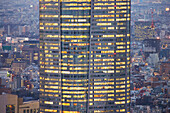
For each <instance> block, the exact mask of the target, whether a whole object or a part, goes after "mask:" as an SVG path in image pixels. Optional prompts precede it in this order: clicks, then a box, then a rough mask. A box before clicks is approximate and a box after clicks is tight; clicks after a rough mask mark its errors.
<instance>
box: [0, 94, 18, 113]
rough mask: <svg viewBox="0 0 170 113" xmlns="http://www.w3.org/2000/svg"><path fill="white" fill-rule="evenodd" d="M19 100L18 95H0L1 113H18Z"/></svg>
mask: <svg viewBox="0 0 170 113" xmlns="http://www.w3.org/2000/svg"><path fill="white" fill-rule="evenodd" d="M19 100H20V99H18V96H17V95H12V94H2V95H0V111H1V113H18V104H19Z"/></svg>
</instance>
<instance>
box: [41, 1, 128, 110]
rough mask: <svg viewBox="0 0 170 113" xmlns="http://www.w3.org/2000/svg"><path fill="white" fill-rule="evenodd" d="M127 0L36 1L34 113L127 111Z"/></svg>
mask: <svg viewBox="0 0 170 113" xmlns="http://www.w3.org/2000/svg"><path fill="white" fill-rule="evenodd" d="M129 68H130V0H40V113H119V112H121V113H122V112H125V113H129V103H130V81H129V79H130V78H129V76H130V69H129Z"/></svg>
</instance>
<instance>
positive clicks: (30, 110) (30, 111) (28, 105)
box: [19, 101, 39, 113]
mask: <svg viewBox="0 0 170 113" xmlns="http://www.w3.org/2000/svg"><path fill="white" fill-rule="evenodd" d="M38 109H39V102H38V101H29V102H24V103H23V104H22V105H19V113H38Z"/></svg>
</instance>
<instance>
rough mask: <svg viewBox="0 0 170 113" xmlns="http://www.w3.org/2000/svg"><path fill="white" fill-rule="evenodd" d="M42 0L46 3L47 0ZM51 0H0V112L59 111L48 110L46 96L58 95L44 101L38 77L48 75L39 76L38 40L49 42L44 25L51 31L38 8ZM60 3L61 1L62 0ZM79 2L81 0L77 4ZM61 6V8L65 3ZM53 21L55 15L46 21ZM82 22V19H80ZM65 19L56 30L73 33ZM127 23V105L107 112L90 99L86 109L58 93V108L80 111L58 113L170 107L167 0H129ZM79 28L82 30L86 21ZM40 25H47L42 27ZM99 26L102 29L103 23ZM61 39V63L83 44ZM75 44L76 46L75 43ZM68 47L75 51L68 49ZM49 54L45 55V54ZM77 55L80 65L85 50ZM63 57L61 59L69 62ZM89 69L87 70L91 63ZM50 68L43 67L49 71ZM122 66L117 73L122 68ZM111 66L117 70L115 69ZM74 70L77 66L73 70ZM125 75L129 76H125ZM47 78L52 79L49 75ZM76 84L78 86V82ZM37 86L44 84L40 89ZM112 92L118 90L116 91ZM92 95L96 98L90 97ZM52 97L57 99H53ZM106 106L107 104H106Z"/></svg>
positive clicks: (162, 111)
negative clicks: (59, 98)
mask: <svg viewBox="0 0 170 113" xmlns="http://www.w3.org/2000/svg"><path fill="white" fill-rule="evenodd" d="M41 1H45V0H40V2H41ZM46 1H47V2H48V1H50V0H46ZM51 1H52V0H51ZM53 1H55V0H53ZM61 1H62V0H61ZM63 1H64V0H63ZM65 1H69V0H65ZM72 1H74V0H72ZM75 1H76V0H75ZM96 1H97V0H96ZM98 1H100V0H98ZM101 1H102V0H101ZM106 1H107V0H106ZM119 1H123V0H119ZM129 1H130V0H129ZM50 3H51V2H50ZM50 3H49V4H46V6H45V5H44V4H45V3H44V4H40V6H39V0H15V1H13V0H1V1H0V113H1V112H2V113H59V112H58V111H57V110H58V109H57V110H52V109H51V108H52V107H51V106H50V105H51V102H52V101H51V100H53V99H54V98H51V97H50V96H51V95H53V97H58V95H55V94H52V93H48V97H50V98H47V99H46V100H45V97H47V96H46V95H45V94H46V93H42V92H43V91H44V89H45V87H47V86H45V85H44V86H43V80H44V81H45V80H49V78H44V77H43V76H42V75H43V73H42V70H43V68H44V67H43V66H44V65H43V60H42V59H43V57H42V56H41V55H42V52H41V51H42V48H45V47H47V46H42V45H41V44H42V41H43V40H45V41H49V39H48V38H47V39H45V38H42V35H43V36H45V35H46V34H45V33H48V29H50V30H51V29H53V28H50V27H48V28H47V27H46V28H45V27H43V22H44V21H45V20H43V19H44V18H43V16H41V15H40V22H39V9H40V10H41V11H40V13H41V14H43V13H44V12H43V11H42V9H43V8H44V9H45V8H46V7H47V6H50V5H51V4H50ZM84 4H85V5H87V3H84ZM57 5H58V4H57ZM61 5H64V3H63V4H61ZM66 5H68V6H69V5H70V4H66ZM73 5H75V4H73ZM105 5H106V3H105ZM79 6H81V5H80V4H79ZM114 7H117V6H116V5H114ZM65 9H67V8H65ZM62 10H64V8H63V9H62ZM62 13H63V14H65V13H66V14H67V13H70V12H69V11H68V12H64V11H63V12H62ZM83 13H84V12H83ZM95 13H96V14H97V13H98V14H99V12H97V11H96V12H95V11H94V14H95ZM86 14H87V16H88V14H89V13H86ZM127 15H128V14H127ZM47 16H48V15H47ZM63 18H64V17H63ZM65 18H69V17H65ZM71 18H72V17H71ZM99 20H100V19H99ZM127 20H128V19H127ZM46 21H48V20H46ZM52 21H54V20H50V22H52ZM62 21H64V22H66V21H67V20H66V19H65V20H64V19H63V20H62ZM81 21H83V19H82V20H81ZM64 22H63V23H61V25H63V26H64V25H65V26H66V27H63V26H62V27H61V29H63V31H62V33H61V34H62V36H63V35H64V34H65V33H66V34H69V33H70V34H71V33H72V32H71V29H69V28H70V26H68V25H69V24H64ZM53 24H54V23H53ZM130 24H131V29H130V32H131V33H130V34H131V35H130V34H129V35H128V34H127V37H128V36H130V58H129V60H130V85H128V83H126V84H125V85H127V86H126V88H127V87H128V86H129V87H130V101H128V95H126V96H125V97H126V99H127V102H130V108H129V109H128V108H125V109H124V107H125V105H122V106H123V107H122V106H119V108H121V107H122V109H115V111H111V110H110V111H108V112H106V111H107V110H105V111H104V110H103V111H100V109H103V108H100V105H101V106H102V104H106V103H97V104H96V103H95V104H96V106H99V107H97V108H95V107H94V106H95V104H94V106H93V108H92V110H91V111H90V107H89V109H88V110H89V111H86V107H84V106H86V103H81V104H80V105H79V103H78V102H77V103H74V104H73V105H72V104H71V105H70V103H72V101H73V100H69V99H68V96H67V97H63V98H62V101H63V103H62V104H63V106H64V107H62V109H68V110H70V109H73V110H74V109H76V110H79V109H80V110H79V111H80V112H77V111H75V112H73V111H70V112H69V111H63V112H60V113H102V112H104V113H114V112H116V113H117V112H122V113H123V112H124V113H129V112H130V113H169V112H170V1H169V0H131V22H130ZM39 25H40V26H39ZM48 25H49V26H50V23H48ZM48 25H47V26H48ZM71 25H74V28H75V29H76V27H75V26H76V25H75V24H71ZM86 25H87V24H86ZM93 25H94V24H93ZM54 26H55V25H54ZM101 26H103V25H101ZM39 27H40V30H39ZM67 27H68V29H67ZM92 27H94V26H92ZM83 28H84V29H85V28H86V26H85V27H83ZM94 28H95V29H98V28H99V27H98V28H97V27H96V26H95V27H94ZM44 29H46V31H45V30H44ZM65 29H67V30H68V31H69V30H70V32H68V31H67V32H64V30H65ZM77 29H78V28H77ZM87 29H88V27H87ZM101 29H103V30H104V27H103V28H101ZM110 29H111V27H110ZM116 29H117V28H116ZM44 31H45V32H44ZM96 31H97V30H96ZM98 31H99V30H98ZM93 32H95V30H94V31H93V30H92V31H91V32H90V33H91V34H92V33H93ZM49 33H51V32H49ZM76 33H77V34H80V32H79V33H78V32H76V30H75V31H74V34H76ZM82 33H84V34H86V32H82ZM97 34H98V32H97V33H96V34H95V33H94V35H93V38H94V39H95V36H97ZM99 34H100V33H99ZM71 35H72V34H71ZM53 36H54V35H53ZM66 36H67V35H66ZM66 36H65V37H64V38H65V39H64V38H63V40H67V39H66ZM84 36H85V35H84ZM98 36H99V38H101V37H100V35H98ZM127 37H126V38H127ZM50 38H54V37H52V35H51V37H50ZM122 40H123V39H122ZM67 41H69V40H67ZM85 41H86V40H85ZM85 41H84V42H85ZM127 43H128V42H127ZM47 44H50V43H47ZM62 44H63V45H65V46H63V50H64V49H65V50H67V51H71V52H70V53H69V55H70V56H67V55H65V53H62V55H63V56H62V57H63V59H62V60H63V61H62V62H63V64H64V63H65V60H64V58H68V59H66V60H68V61H69V60H70V58H72V56H74V57H75V56H76V55H75V54H74V52H75V51H76V50H77V51H79V50H83V49H84V48H85V47H86V46H87V45H83V46H82V45H79V46H78V47H79V48H74V46H73V50H71V49H70V48H71V47H72V45H74V44H77V45H78V44H80V43H77V42H76V43H70V44H68V45H69V46H70V45H71V47H70V48H67V47H66V46H67V45H66V44H67V43H64V42H62ZM81 44H82V43H81ZM84 44H85V43H84ZM100 44H101V43H100ZM77 45H76V46H75V47H77ZM108 45H109V44H108ZM50 47H51V46H50ZM95 47H96V48H97V47H98V45H97V46H96V45H95V46H94V51H95ZM109 47H111V46H109ZM55 48H57V46H56V47H55V46H54V47H53V48H52V49H55ZM98 48H99V47H98ZM101 48H105V49H106V46H105V45H104V46H101ZM45 49H46V48H45ZM45 49H44V50H45ZM47 49H48V50H50V49H51V48H50V49H49V48H47ZM57 49H58V48H57ZM69 49H70V50H69ZM126 49H127V48H126ZM72 51H74V52H73V53H72ZM85 51H86V50H85ZM45 52H46V50H45ZM90 53H91V52H90ZM96 53H97V50H96ZM103 53H104V52H103ZM105 53H106V52H105ZM55 54H57V53H55ZM72 54H73V55H72ZM116 54H118V53H114V55H115V56H116ZM86 55H87V54H86ZM90 55H92V54H90ZM39 56H40V57H39ZM54 56H55V55H54ZM54 56H53V57H54ZM56 56H57V55H56ZM99 56H101V55H99ZM127 56H128V55H127ZM48 57H50V55H49V56H48ZM57 57H58V56H57ZM93 57H94V56H93ZM96 57H97V55H96ZM111 57H112V56H111ZM119 57H120V58H121V57H122V58H121V60H122V59H123V57H124V56H121V55H120V56H119ZM78 58H79V57H78ZM105 58H106V57H105ZM98 59H99V58H98ZM127 59H128V58H127ZM45 60H46V59H45ZM47 60H51V59H47ZM74 60H75V61H76V62H78V60H79V59H74ZM80 60H81V62H83V63H84V64H85V63H86V62H85V61H87V58H86V56H85V55H83V56H82V55H80ZM93 60H94V59H93ZM56 61H57V60H55V59H54V60H52V62H56ZM68 61H67V62H66V63H68ZM94 61H95V60H94ZM94 63H95V62H94ZM115 63H116V62H115ZM89 64H90V63H89ZM126 64H128V61H127V62H126ZM50 65H51V64H50ZM53 65H54V64H53ZM70 67H71V66H70V65H69V66H68V68H69V69H71V70H72V72H73V73H74V69H75V68H70ZM99 67H100V69H102V67H101V66H99ZM108 67H109V66H108ZM110 67H111V66H110ZM113 67H114V66H113ZM46 68H48V67H46ZM68 68H67V69H64V68H63V70H64V71H65V70H66V71H65V73H66V74H63V78H67V73H68ZM85 68H86V67H85V66H84V67H83V69H84V70H85ZM89 68H90V69H91V67H90V66H89ZM56 69H57V68H56ZM78 69H79V68H78ZM98 69H99V68H98ZM105 69H107V68H105ZM108 69H112V68H108ZM116 69H117V68H116ZM121 69H122V70H124V69H123V67H121V66H120V70H121ZM49 70H50V69H49ZM49 70H48V72H52V71H49ZM94 70H95V67H94ZM96 70H97V69H96ZM122 70H121V72H122V73H123V71H122ZM127 70H128V69H127ZM64 71H63V72H64ZM115 71H116V73H117V70H115ZM44 72H45V71H44ZM75 72H79V71H75ZM84 72H85V71H84ZM96 72H97V71H96ZM108 73H109V71H107V73H105V74H106V75H107V74H108ZM51 75H52V74H51ZM109 75H110V74H108V76H109ZM98 76H99V75H98ZM71 77H73V78H74V77H75V75H74V74H72V76H70V78H71ZM82 77H83V75H82ZM94 78H95V75H94ZM83 79H84V78H83ZM127 79H129V78H128V77H127ZM127 79H126V80H127ZM50 80H51V81H52V79H51V78H50ZM64 80H67V79H63V84H68V83H69V82H68V83H67V82H65V81H64ZM95 80H97V79H93V81H95ZM103 80H104V81H106V80H108V78H105V79H103ZM116 80H117V78H116ZM91 81H92V80H91ZM116 82H117V81H116ZM116 82H115V83H116ZM49 83H51V82H49ZM58 83H59V82H58ZM58 83H57V84H58ZM77 84H78V85H80V84H79V83H77ZM84 84H85V83H84ZM93 84H94V83H93ZM68 85H69V84H68ZM86 85H87V84H86ZM41 87H43V88H44V89H43V88H41ZM88 87H89V86H88ZM55 88H56V87H55ZM71 88H74V87H71V86H70V89H71ZM82 88H83V87H82ZM102 88H103V89H104V86H102ZM116 88H117V86H116ZM49 89H50V88H49ZM45 90H47V89H45ZM62 90H63V92H64V91H65V90H66V89H62ZM49 91H50V90H49ZM115 91H116V92H117V90H115ZM87 92H88V91H87ZM89 92H90V91H89ZM93 92H95V91H93ZM90 93H91V92H90ZM116 94H117V93H115V94H113V95H116ZM63 95H64V94H63ZM68 95H69V94H68ZM69 96H70V95H69ZM97 96H98V95H97ZM73 97H74V96H72V97H71V98H73ZM94 97H95V95H94ZM99 97H100V98H101V99H105V98H104V97H102V96H99ZM77 98H78V97H77ZM89 98H90V97H89ZM106 98H108V100H109V97H108V96H107V97H106ZM122 98H123V97H122ZM93 99H94V100H95V98H93ZM110 99H111V98H110ZM119 99H121V98H119ZM64 100H67V101H71V102H68V103H65V104H64ZM89 100H90V99H89ZM113 100H114V99H113ZM56 101H58V100H57V99H56ZM111 101H112V100H111ZM53 102H54V101H53ZM109 102H110V101H109ZM116 102H118V101H116ZM116 102H115V103H116ZM39 103H40V104H39ZM52 104H53V103H52ZM68 104H69V105H68ZM89 104H90V102H89ZM91 104H93V103H91ZM40 106H41V109H40ZM49 106H50V107H49ZM65 106H66V107H65ZM70 106H71V107H70ZM43 107H44V111H43ZM45 107H49V109H46V108H45ZM114 107H115V108H116V104H114ZM59 109H60V108H59ZM105 109H107V108H106V107H105ZM109 109H110V108H109ZM93 110H94V111H93ZM117 110H118V111H117ZM128 110H129V111H128Z"/></svg>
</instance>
